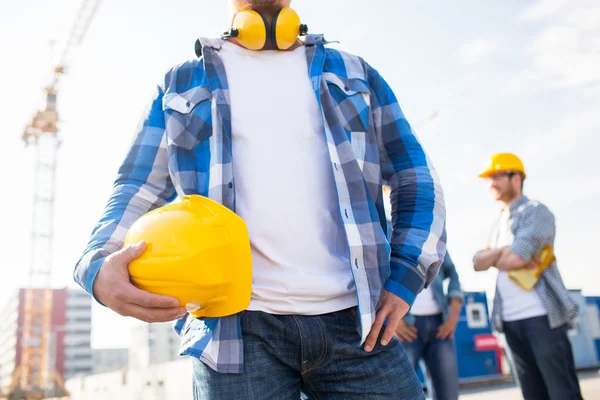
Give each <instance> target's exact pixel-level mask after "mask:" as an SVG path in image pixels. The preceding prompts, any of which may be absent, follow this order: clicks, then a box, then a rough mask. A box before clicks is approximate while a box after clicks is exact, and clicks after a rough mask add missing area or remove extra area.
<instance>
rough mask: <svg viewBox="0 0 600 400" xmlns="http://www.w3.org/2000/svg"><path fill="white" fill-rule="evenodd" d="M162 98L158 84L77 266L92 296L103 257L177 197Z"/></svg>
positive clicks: (80, 281) (79, 279)
mask: <svg viewBox="0 0 600 400" xmlns="http://www.w3.org/2000/svg"><path fill="white" fill-rule="evenodd" d="M162 98H163V90H162V88H161V87H157V90H156V93H155V96H154V98H153V100H152V102H151V105H150V107H149V109H148V110H147V111H146V112H145V113H144V116H143V118H142V120H141V122H140V126H139V127H138V130H137V133H136V135H135V136H134V140H133V142H132V144H131V147H130V149H129V151H128V154H127V155H126V157H125V160H124V161H123V163H122V165H121V167H120V168H119V171H118V173H117V178H116V180H115V182H114V186H113V192H112V195H111V197H110V199H109V200H108V203H107V204H106V207H105V209H104V212H103V214H102V217H101V218H100V221H99V222H98V223H97V225H96V226H95V227H94V229H93V231H92V234H91V238H90V240H89V242H88V245H87V247H86V249H85V250H84V252H83V255H82V256H81V258H80V259H79V261H78V262H77V264H76V266H75V270H74V274H73V277H74V279H75V281H76V282H77V283H78V284H79V285H80V286H81V287H82V288H83V289H85V290H86V291H87V292H88V293H89V294H90V295H92V296H94V293H93V286H94V280H95V279H96V276H97V275H98V271H100V268H101V267H102V264H103V263H104V260H105V259H106V257H107V256H108V255H110V254H111V253H113V252H115V251H117V250H119V249H120V248H121V247H122V245H123V242H124V241H125V236H126V235H127V231H128V230H129V228H130V227H131V225H132V224H133V223H134V222H135V221H136V220H137V219H138V218H139V217H141V216H142V215H144V214H145V213H147V212H149V211H151V210H153V209H155V208H157V207H159V206H162V205H164V204H166V203H168V202H170V201H172V200H173V199H174V197H175V189H174V187H173V184H172V182H171V178H170V175H169V170H168V165H167V164H168V155H167V142H166V136H165V119H164V113H163V109H162ZM96 300H97V299H96Z"/></svg>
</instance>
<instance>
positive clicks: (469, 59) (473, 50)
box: [458, 38, 496, 65]
mask: <svg viewBox="0 0 600 400" xmlns="http://www.w3.org/2000/svg"><path fill="white" fill-rule="evenodd" d="M495 47H496V45H495V43H494V42H492V41H491V40H488V39H482V38H480V39H475V40H472V41H470V42H468V43H465V44H464V45H463V46H461V48H460V49H459V51H458V58H459V59H460V61H461V62H462V63H463V64H465V65H473V64H477V63H479V62H481V61H483V60H484V59H485V58H486V57H488V56H489V55H490V54H492V53H493V52H494V49H495Z"/></svg>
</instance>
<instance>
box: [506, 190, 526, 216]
mask: <svg viewBox="0 0 600 400" xmlns="http://www.w3.org/2000/svg"><path fill="white" fill-rule="evenodd" d="M528 201H529V199H528V198H527V196H525V195H522V196H521V197H519V198H518V199H517V200H515V201H514V202H513V203H512V204H511V205H510V207H509V208H508V209H509V211H510V215H511V216H512V215H513V214H514V213H515V211H517V210H518V209H519V207H521V206H522V205H523V204H526V203H527V202H528Z"/></svg>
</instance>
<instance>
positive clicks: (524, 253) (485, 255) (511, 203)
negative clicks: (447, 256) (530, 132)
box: [474, 153, 581, 400]
mask: <svg viewBox="0 0 600 400" xmlns="http://www.w3.org/2000/svg"><path fill="white" fill-rule="evenodd" d="M479 176H480V177H481V178H483V179H486V180H487V182H488V183H489V187H490V191H491V192H492V195H493V196H494V199H495V200H497V201H499V202H500V203H501V204H502V206H503V207H502V211H501V212H500V215H499V217H498V219H497V221H496V224H495V226H494V227H493V229H492V233H491V235H490V240H489V242H488V243H487V245H486V247H485V248H484V249H483V250H480V251H479V252H478V253H477V254H476V255H475V257H474V269H475V270H476V271H487V270H488V269H490V268H492V267H494V268H496V269H497V270H498V278H497V279H498V280H497V285H496V295H495V297H494V307H493V312H492V324H493V326H494V329H496V330H497V331H499V332H504V335H505V337H506V341H507V343H508V346H509V347H510V350H511V353H512V355H513V360H514V363H513V364H514V365H513V367H514V368H515V370H516V371H515V372H516V374H517V376H518V378H519V379H518V380H519V384H520V387H521V391H522V393H523V397H524V398H526V399H551V400H559V399H581V392H580V389H579V383H578V380H577V375H576V373H575V365H574V360H573V353H572V350H571V344H570V342H569V338H568V336H567V329H568V325H569V324H570V323H571V322H572V321H573V320H574V318H575V317H576V316H577V305H576V304H575V303H574V301H573V300H572V299H571V298H570V296H569V293H568V291H567V289H566V288H565V285H564V283H563V281H562V278H561V276H560V273H559V271H558V266H557V264H556V262H555V261H552V260H553V259H552V258H550V259H549V261H550V262H551V263H550V264H549V265H548V266H547V267H546V268H545V269H544V270H543V272H541V273H540V274H539V279H538V280H537V282H536V283H535V285H534V286H533V288H530V287H529V286H527V285H522V283H521V282H520V281H519V280H518V279H512V278H511V277H516V276H518V275H514V274H513V272H515V271H523V269H527V268H530V269H532V270H533V269H538V268H539V265H538V264H539V263H540V262H541V261H540V260H539V259H538V258H537V255H538V254H540V252H541V251H542V250H543V249H544V248H546V247H547V246H554V237H555V234H556V226H555V221H554V215H553V214H552V212H550V210H549V209H548V208H547V207H546V206H545V205H543V204H542V203H540V202H538V201H534V200H530V199H528V198H527V197H526V196H524V195H523V184H524V182H525V179H526V177H527V175H526V173H525V168H524V166H523V163H522V162H521V160H520V159H519V157H517V156H516V155H514V154H509V153H500V154H495V155H493V156H492V157H491V158H490V159H489V162H488V165H487V167H486V169H485V170H484V171H483V172H482V173H481V174H480V175H479ZM528 289H529V290H528Z"/></svg>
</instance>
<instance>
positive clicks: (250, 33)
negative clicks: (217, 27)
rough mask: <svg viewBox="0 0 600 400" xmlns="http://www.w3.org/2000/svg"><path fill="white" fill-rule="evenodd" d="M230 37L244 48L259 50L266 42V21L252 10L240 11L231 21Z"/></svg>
mask: <svg viewBox="0 0 600 400" xmlns="http://www.w3.org/2000/svg"><path fill="white" fill-rule="evenodd" d="M230 35H231V36H232V37H237V40H238V41H239V42H240V44H241V45H242V46H244V47H245V48H247V49H250V50H260V49H262V48H263V47H265V44H266V42H267V21H266V20H265V18H264V17H263V16H262V15H261V14H259V13H257V12H256V11H254V10H244V11H240V12H239V13H237V14H236V16H235V18H234V19H233V27H232V28H231V31H230Z"/></svg>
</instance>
